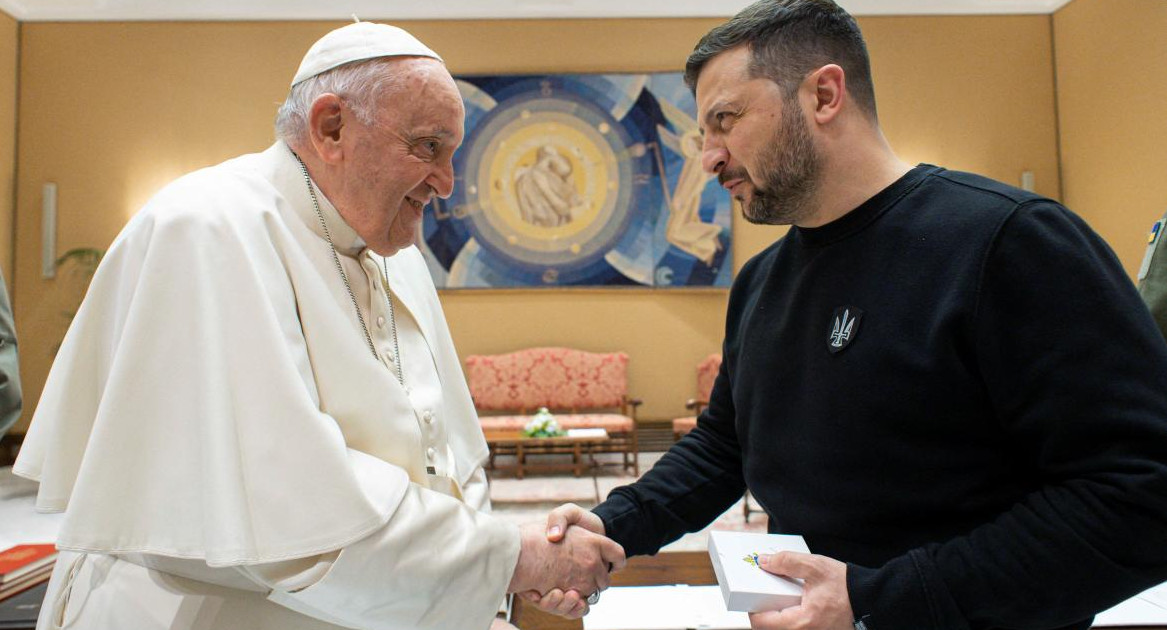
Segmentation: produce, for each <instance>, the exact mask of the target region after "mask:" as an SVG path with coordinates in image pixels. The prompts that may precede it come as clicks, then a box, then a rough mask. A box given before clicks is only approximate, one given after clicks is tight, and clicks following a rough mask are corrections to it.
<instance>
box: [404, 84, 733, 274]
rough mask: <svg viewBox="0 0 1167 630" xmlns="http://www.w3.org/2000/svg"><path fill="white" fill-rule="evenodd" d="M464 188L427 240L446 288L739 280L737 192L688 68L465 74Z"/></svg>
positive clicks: (429, 223) (440, 209)
mask: <svg viewBox="0 0 1167 630" xmlns="http://www.w3.org/2000/svg"><path fill="white" fill-rule="evenodd" d="M458 88H459V89H460V90H461V92H462V98H463V100H464V101H465V103H466V138H465V141H464V142H463V144H462V148H461V149H460V150H459V151H458V153H457V154H456V155H455V157H454V175H455V185H454V194H453V196H452V197H450V198H449V199H446V200H437V199H435V200H434V201H433V202H432V211H431V212H427V213H426V216H425V221H424V225H423V227H422V235H421V239H420V240H421V242H419V247H420V248H421V251H422V253H423V254H424V255H425V257H426V260H427V263H428V264H429V267H430V272H431V273H432V274H433V276H434V282H435V284H436V285H437V286H438V287H439V288H446V289H463V288H465V289H475V288H477V289H483V288H514V287H583V286H590V287H595V286H606V287H615V286H632V287H636V286H639V287H653V288H671V287H728V286H729V285H730V281H731V277H730V275H731V273H732V266H733V265H732V260H731V258H730V250H731V248H730V244H731V240H730V225H731V219H732V207H731V200H730V197H729V193H728V192H727V191H725V190H723V189H722V188H721V187H720V186H719V185H718V184H717V180H716V178H713V177H710V176H707V175H706V174H705V173H703V172H702V171H701V137H700V134H699V133H698V131H697V121H696V104H695V102H694V100H693V96H692V95H691V94H690V93H689V90H688V88H686V87H685V85H684V82H683V81H682V79H681V75H680V73H661V74H638V75H631V74H608V75H598V74H589V75H544V76H527V75H523V76H476V77H459V78H458Z"/></svg>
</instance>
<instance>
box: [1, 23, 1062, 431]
mask: <svg viewBox="0 0 1167 630" xmlns="http://www.w3.org/2000/svg"><path fill="white" fill-rule="evenodd" d="M717 22H718V20H651V21H647V20H571V21H537V20H530V21H486V22H440V23H439V22H417V23H412V24H409V25H407V27H408V28H410V29H411V30H413V31H414V32H415V33H416V34H417V35H418V36H420V37H421V38H422V39H423V40H425V41H426V42H427V43H428V44H430V45H431V46H433V47H434V48H435V49H437V50H438V51H440V52H441V53H442V54H443V55H444V56H445V57H446V59H447V62H448V64H449V66H450V68H451V69H452V70H453V71H454V72H455V73H486V72H550V71H555V72H598V71H612V72H625V71H627V72H641V71H668V70H678V69H679V68H680V66H681V65H682V63H683V61H684V58H685V56H686V55H687V54H688V52H689V50H690V49H691V47H692V45H693V43H695V41H696V40H697V39H698V38H699V37H700V36H701V35H702V34H703V33H704V32H705V31H706V30H708V28H709V27H710V26H712V25H713V24H715V23H717ZM861 24H862V26H863V28H864V29H865V30H866V32H867V34H868V38H869V43H870V48H871V53H872V57H873V63H874V67H875V73H876V85H877V94H878V98H879V99H880V111H881V115H882V118H883V121H884V124H885V128H886V131H887V134H888V136H889V138H890V140H891V141H892V143H893V144H894V145H896V146H898V147H899V148H900V149H901V150H902V154H903V155H904V157H906V158H907V159H910V160H913V161H927V162H932V163H939V164H944V165H947V166H951V167H954V168H962V169H971V170H977V171H979V172H982V173H985V174H988V175H990V176H993V177H998V178H1001V179H1004V180H1007V181H1011V182H1015V181H1016V180H1017V178H1018V177H1019V174H1020V172H1021V171H1022V170H1025V169H1029V170H1033V171H1035V172H1036V174H1037V183H1038V189H1039V190H1040V191H1041V192H1044V193H1046V194H1051V195H1056V194H1057V191H1058V185H1059V184H1058V175H1057V168H1056V166H1057V163H1056V130H1055V125H1054V94H1053V78H1052V77H1053V69H1052V68H1053V65H1052V61H1051V58H1050V44H1051V36H1052V35H1051V31H1050V19H1049V17H1048V16H1022V17H975V18H973V17H948V18H916V17H904V18H874V19H865V20H861ZM331 26H334V24H323V23H186V24H170V23H116V24H108V23H107V24H83V23H29V24H25V25H24V26H23V34H22V43H21V54H22V59H21V112H22V115H21V117H20V132H21V134H22V135H21V146H20V154H19V160H20V165H21V168H20V175H19V177H20V179H19V182H18V189H19V194H18V204H17V213H18V216H17V245H16V248H17V269H16V274H17V280H18V283H17V318H18V325H19V326H20V330H21V335H22V340H21V341H22V348H21V349H22V356H21V359H22V370H23V377H24V381H25V388H26V392H27V396H28V399H29V400H30V401H32V400H36V398H37V397H38V396H39V392H40V390H41V387H42V386H43V382H44V378H45V375H46V373H47V370H48V367H49V364H50V361H51V358H50V349H51V347H52V345H53V344H54V343H55V342H56V341H57V340H59V338H60V335H61V333H62V331H63V328H64V318H62V317H61V316H60V315H59V312H60V310H61V304H62V303H64V302H67V300H68V297H69V296H68V293H69V291H70V290H71V289H70V288H69V283H68V282H67V279H68V278H67V276H66V277H65V278H59V279H58V280H55V281H44V280H41V279H40V277H39V269H38V261H39V258H38V256H39V249H38V248H39V243H40V224H39V203H40V189H41V186H42V184H43V183H45V182H47V181H53V182H56V183H57V184H58V186H59V213H60V218H59V231H58V233H59V247H60V251H65V250H67V249H69V248H71V247H79V246H97V247H105V246H107V245H108V244H109V242H110V241H111V240H112V239H113V237H114V236H115V235H116V234H117V232H118V230H119V229H120V228H121V226H122V225H123V224H124V223H125V221H126V219H127V218H128V217H129V216H131V215H132V214H133V212H134V211H135V210H136V209H137V208H138V207H139V206H140V205H141V204H142V203H143V202H144V201H145V200H146V198H148V197H149V195H150V194H151V193H153V192H154V191H156V190H157V189H158V188H159V187H161V186H162V185H163V184H164V183H165V182H166V181H168V180H170V179H172V178H173V177H175V176H177V175H179V174H181V173H183V172H185V171H188V170H191V169H193V168H197V167H200V166H204V165H208V164H213V163H215V162H218V161H220V160H223V159H225V158H227V157H230V156H233V155H236V154H239V153H243V152H249V151H256V150H260V149H262V148H264V147H265V146H266V145H267V144H268V143H269V142H270V138H271V131H270V128H271V118H272V115H273V113H274V111H275V108H276V105H277V103H278V102H279V101H280V100H282V97H283V94H284V91H285V89H286V85H287V81H288V79H289V77H290V75H291V74H292V72H293V70H294V68H295V67H296V65H297V63H298V62H299V58H300V56H301V55H302V53H303V51H304V50H305V49H306V48H307V46H308V45H309V44H310V43H311V42H312V41H313V40H314V39H315V38H316V37H318V36H319V35H320V34H322V33H323V32H325V30H327V28H329V27H331ZM734 229H735V234H734V238H735V246H734V258H735V267H740V266H741V264H742V263H743V262H744V261H745V260H746V258H747V257H749V256H751V255H753V254H755V253H757V252H758V251H759V250H761V249H762V248H763V247H765V246H766V245H767V244H769V243H770V242H772V240H773V239H775V238H776V237H778V236H779V235H781V234H782V233H783V232H782V230H781V229H779V228H767V227H757V226H749V225H745V224H743V223H742V222H741V221H740V220H735V225H734ZM175 280H176V284H178V285H181V282H182V280H181V277H178V276H176V278H175ZM442 299H443V302H444V304H445V308H446V312H447V316H448V319H449V321H450V327H451V329H452V331H453V334H454V337H455V342H456V343H457V345H458V348H459V351H460V353H461V354H462V355H463V356H465V355H467V354H472V353H481V352H503V351H509V350H513V349H517V348H520V347H524V346H532V345H544V344H547V345H550V344H557V345H567V346H575V347H580V348H585V349H592V350H624V351H626V352H628V353H629V354H630V355H631V356H632V363H631V368H630V369H631V381H632V390H633V393H634V394H636V395H638V396H640V397H642V398H643V399H644V400H645V405H644V407H643V408H642V413H641V417H643V418H650V419H656V418H669V417H672V416H674V415H679V414H682V413H683V412H684V408H683V401H684V400H685V399H686V398H688V397H689V396H691V395H692V389H693V387H694V384H693V381H694V369H695V366H696V364H697V362H698V361H699V360H700V358H701V357H703V356H704V355H706V354H708V353H710V352H714V351H717V350H718V349H719V345H720V339H721V330H722V325H723V317H724V309H725V303H726V294H725V292H724V291H685V292H671V291H649V290H635V289H631V290H629V289H626V290H579V291H507V292H475V293H472V292H461V293H459V292H447V293H445V294H444V295H443V297H442ZM176 334H181V331H176ZM180 360H181V358H180V357H176V361H180ZM30 407H31V406H30ZM27 420H28V418H27V414H26V418H25V419H24V420H23V423H22V424H21V425H18V427H23V426H26V423H27Z"/></svg>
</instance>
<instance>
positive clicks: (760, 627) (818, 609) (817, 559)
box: [750, 551, 855, 630]
mask: <svg viewBox="0 0 1167 630" xmlns="http://www.w3.org/2000/svg"><path fill="white" fill-rule="evenodd" d="M758 566H759V567H761V568H762V569H763V570H765V571H768V572H770V573H773V574H775V575H781V576H783V577H788V578H799V579H801V580H803V581H804V584H803V592H802V603H801V604H799V605H798V606H792V607H790V608H787V609H785V610H780V611H773V612H758V613H750V627H751V628H753V629H754V630H796V629H802V628H814V629H815V630H852V629H853V628H854V627H855V625H854V617H853V616H852V613H851V598H850V597H849V596H848V594H847V565H846V564H843V563H842V562H839V561H838V560H834V559H831V558H828V557H826V556H816V555H812V554H806V553H795V552H793V551H783V552H781V553H776V554H774V555H769V556H759V557H758Z"/></svg>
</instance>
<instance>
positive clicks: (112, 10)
mask: <svg viewBox="0 0 1167 630" xmlns="http://www.w3.org/2000/svg"><path fill="white" fill-rule="evenodd" d="M1069 1H1070V0H839V3H840V4H841V5H842V6H843V7H845V8H846V9H847V10H848V11H850V12H851V13H853V14H855V15H957V14H961V15H968V14H982V15H983V14H1017V13H1037V14H1043V13H1052V12H1054V11H1056V10H1058V9H1059V8H1061V7H1062V6H1063V5H1065V4H1066V3H1067V2H1069ZM748 4H750V0H721V1H718V0H327V1H326V0H0V10H3V11H5V12H6V13H8V14H10V15H12V16H13V17H15V18H17V19H18V20H22V21H33V22H36V21H104V20H347V19H351V17H350V16H352V15H354V14H355V15H357V16H359V17H360V18H361V19H363V20H406V19H499V18H510V19H513V18H602V17H719V16H720V17H725V16H730V15H733V14H734V13H735V12H737V11H738V10H739V9H741V8H743V7H745V6H746V5H748Z"/></svg>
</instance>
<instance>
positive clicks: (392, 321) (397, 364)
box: [288, 147, 405, 387]
mask: <svg viewBox="0 0 1167 630" xmlns="http://www.w3.org/2000/svg"><path fill="white" fill-rule="evenodd" d="M288 150H289V151H291V147H289V148H288ZM292 157H294V158H296V162H297V163H298V164H299V165H300V173H302V174H303V175H304V184H306V185H307V186H308V196H309V197H311V198H312V209H313V210H315V211H316V218H317V219H320V227H321V228H322V229H323V230H324V240H326V241H328V248H329V249H330V250H332V262H333V263H335V264H336V271H337V272H338V273H340V279H341V280H342V281H343V282H344V289H345V291H348V298H349V300H351V301H352V303H353V310H355V311H356V312H357V320H358V321H360V322H361V331H362V332H364V333H365V343H367V344H368V345H369V352H372V353H373V358H374V359H376V360H377V361H380V360H381V358H380V357H379V356H377V347H376V346H374V345H373V336H372V335H370V334H369V327H368V326H367V325H366V324H365V316H364V315H362V314H361V307H360V306H358V305H357V296H356V294H355V293H353V287H352V285H351V284H349V281H348V274H347V273H345V272H344V267H342V266H341V264H340V255H338V254H337V253H336V245H335V244H334V243H333V242H332V232H331V231H330V230H329V229H328V224H327V223H325V222H324V213H323V212H321V211H320V202H319V201H317V200H316V191H315V190H314V189H313V187H312V178H311V177H309V175H308V167H307V166H305V165H304V160H301V159H300V156H299V155H296V152H295V151H292ZM374 264H376V263H375V262H374ZM378 267H379V269H380V270H381V278H382V280H384V285H383V286H382V288H383V289H384V290H385V304H386V305H387V306H388V307H389V328H390V330H392V331H393V375H394V376H396V377H397V382H398V383H399V384H400V385H401V386H402V387H405V370H403V369H402V366H401V349H400V347H399V346H398V345H397V318H396V317H395V316H394V314H393V297H392V296H391V295H389V269H388V268H387V267H386V266H385V261H384V260H382V261H381V264H380V265H378Z"/></svg>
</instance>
